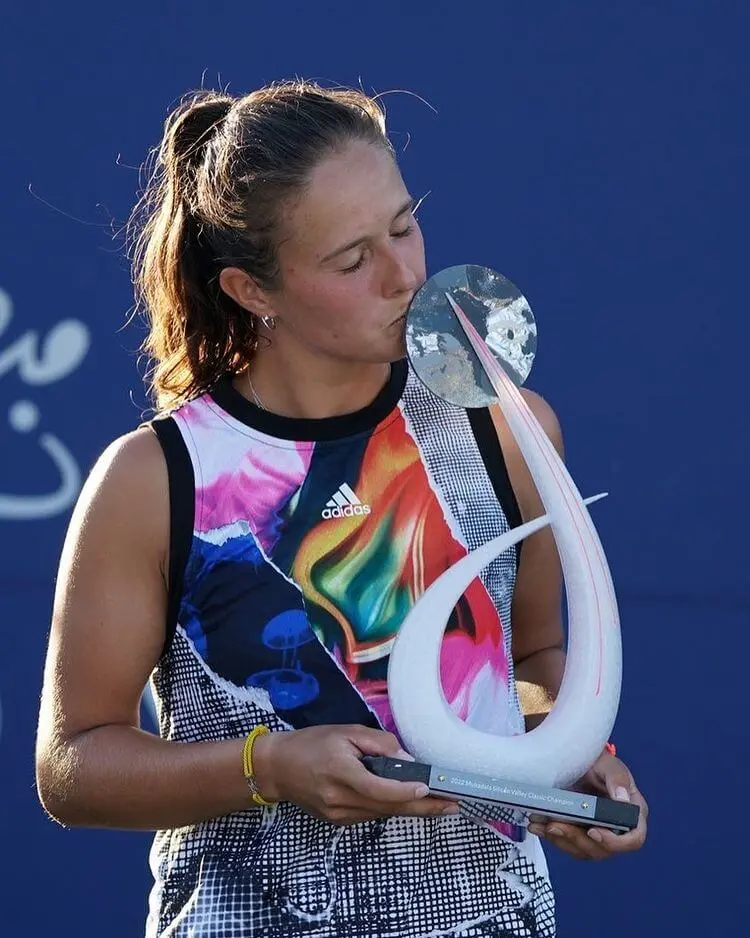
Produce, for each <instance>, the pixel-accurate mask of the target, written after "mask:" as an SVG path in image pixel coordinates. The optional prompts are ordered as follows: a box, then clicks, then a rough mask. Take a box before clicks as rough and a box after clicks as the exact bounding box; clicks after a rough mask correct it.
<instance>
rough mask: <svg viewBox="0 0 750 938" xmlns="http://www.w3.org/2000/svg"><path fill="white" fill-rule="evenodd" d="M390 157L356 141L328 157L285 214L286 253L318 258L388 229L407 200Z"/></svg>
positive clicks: (372, 145)
mask: <svg viewBox="0 0 750 938" xmlns="http://www.w3.org/2000/svg"><path fill="white" fill-rule="evenodd" d="M408 197H409V196H408V193H407V191H406V186H405V185H404V181H403V179H402V177H401V172H400V170H399V168H398V166H397V164H396V161H395V159H394V158H393V155H392V154H391V153H389V152H388V150H386V149H385V148H384V147H382V146H377V145H375V144H372V143H364V142H361V141H354V142H352V143H350V144H348V145H347V146H346V149H344V150H342V151H340V152H337V153H334V154H331V155H329V156H326V157H325V158H324V159H323V160H321V162H320V163H318V165H317V166H316V167H315V169H314V170H313V172H312V174H311V177H310V182H309V184H308V185H307V187H306V188H305V190H304V192H303V193H302V195H301V196H300V198H299V199H298V200H297V201H296V203H295V204H294V206H293V207H292V208H291V210H290V211H289V213H288V214H287V219H286V221H287V225H286V227H287V232H288V234H289V236H290V237H289V241H288V242H287V245H288V247H289V248H290V249H292V250H295V252H296V251H300V252H304V253H305V254H308V255H311V256H314V257H316V258H321V257H324V256H325V255H326V254H327V253H329V251H331V250H332V249H334V248H336V247H337V246H338V245H340V244H345V243H346V242H347V241H352V240H354V239H356V238H359V237H366V236H368V235H376V234H378V233H380V231H382V230H383V229H385V228H387V227H388V226H389V225H390V224H391V222H392V220H393V216H394V213H395V212H397V211H398V209H399V208H400V207H401V205H402V204H403V202H404V201H405V200H406V199H408Z"/></svg>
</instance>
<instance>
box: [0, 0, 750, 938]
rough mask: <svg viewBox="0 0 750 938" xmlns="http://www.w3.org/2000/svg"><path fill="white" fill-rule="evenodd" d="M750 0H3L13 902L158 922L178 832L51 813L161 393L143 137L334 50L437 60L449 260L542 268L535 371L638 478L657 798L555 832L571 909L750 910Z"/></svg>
mask: <svg viewBox="0 0 750 938" xmlns="http://www.w3.org/2000/svg"><path fill="white" fill-rule="evenodd" d="M749 32H750V7H748V5H747V4H743V3H740V2H732V0H706V2H697V0H683V2H681V3H666V2H665V3H655V2H630V3H609V4H602V3H600V2H594V0H579V2H577V3H560V2H551V0H550V2H540V3H535V4H522V3H509V2H499V0H496V2H494V3H482V2H479V0H466V2H464V3H461V4H460V5H453V4H441V3H439V2H434V0H433V2H429V3H428V2H422V0H419V2H418V0H402V2H393V0H381V2H380V3H379V4H378V5H377V7H364V8H362V7H360V6H358V5H356V4H355V5H352V4H348V3H341V2H321V3H318V4H313V3H301V2H297V3H294V2H287V3H279V4H278V5H277V6H276V9H273V5H268V6H263V7H261V6H260V5H258V4H252V5H251V4H236V3H232V4H230V3H226V2H222V0H214V2H213V3H212V4H207V3H197V2H194V0H187V2H182V3H176V2H164V3H160V4H156V3H144V2H131V3H130V4H127V5H121V4H118V5H115V4H101V3H94V2H78V3H75V2H74V3H68V4H53V3H51V2H49V0H48V2H46V3H39V2H33V0H27V2H26V3H25V4H24V5H23V6H22V5H21V4H6V5H5V6H4V7H3V11H2V12H0V42H1V45H2V56H1V57H0V76H1V77H2V87H3V96H2V99H3V103H2V107H1V108H0V141H1V145H0V243H2V254H1V255H0V554H1V556H2V564H1V565H0V636H1V637H2V649H3V651H2V654H0V706H1V707H2V711H1V713H2V729H1V735H0V786H1V794H2V799H1V800H0V844H2V851H1V853H0V856H2V860H1V861H0V862H1V863H2V876H0V891H2V897H1V898H2V909H3V911H2V929H0V930H2V932H3V934H8V935H21V934H23V935H29V936H36V935H46V934H59V935H67V934H70V935H76V936H81V938H84V936H89V935H90V936H100V935H107V936H109V938H126V936H127V938H131V936H133V935H138V934H139V933H141V931H142V923H143V918H144V915H145V902H146V893H147V889H148V886H149V876H148V872H147V868H146V850H147V845H148V840H149V838H148V836H147V835H143V834H132V833H111V832H91V831H66V830H63V829H61V828H59V827H58V826H57V825H55V824H53V823H52V822H50V821H49V820H48V819H47V818H46V817H45V816H44V814H43V812H42V810H41V808H40V807H39V805H38V803H37V801H36V795H35V791H34V777H33V741H34V731H35V720H36V713H37V702H38V694H39V688H40V682H41V667H42V658H43V653H44V648H45V642H46V637H47V632H48V621H49V613H50V606H51V597H52V590H53V580H54V573H55V568H56V563H57V558H58V553H59V550H60V546H61V542H62V537H63V533H64V530H65V526H66V523H67V520H68V517H69V513H70V506H71V502H72V499H73V497H74V495H75V492H76V490H77V488H78V484H79V478H80V475H81V474H85V472H86V471H87V470H88V468H89V467H90V466H91V464H92V462H93V460H94V459H95V458H96V456H97V454H98V453H99V452H100V451H101V450H102V449H103V447H104V446H105V444H106V443H107V442H108V441H109V440H111V439H112V438H113V437H114V436H116V435H118V434H120V433H122V432H124V431H126V430H128V429H130V428H131V427H133V426H134V425H135V424H136V423H137V422H138V420H139V418H140V415H141V412H142V409H143V408H144V407H145V405H146V399H145V396H144V393H143V390H142V385H141V382H140V378H139V372H138V359H137V347H138V344H139V342H140V340H141V337H142V332H141V331H140V330H139V327H138V326H137V324H136V325H131V326H129V327H125V323H126V320H127V317H128V312H129V307H130V303H131V292H130V284H129V276H128V265H127V262H126V259H125V258H124V255H123V242H122V227H123V223H124V221H125V219H126V217H127V214H128V212H129V209H130V206H131V205H132V202H133V199H134V197H135V192H136V188H137V183H138V173H137V166H138V164H140V163H141V162H142V160H143V159H144V157H145V155H146V152H147V149H148V148H149V147H150V146H152V145H153V144H154V143H155V142H156V141H157V139H158V136H159V133H160V127H161V122H162V120H163V119H164V117H165V115H166V112H167V109H168V107H169V106H170V105H171V104H173V103H174V102H175V100H176V99H177V98H178V97H179V95H180V94H182V93H183V92H184V91H186V90H188V89H189V88H192V87H195V86H198V85H200V83H201V80H202V75H203V73H204V72H205V83H206V84H208V85H212V86H216V85H217V84H218V83H219V82H221V83H224V84H226V83H229V86H230V90H232V91H234V92H240V91H243V90H248V89H250V88H252V87H255V86H257V85H258V84H260V83H264V82H266V81H269V80H272V79H277V78H281V77H293V76H294V75H304V76H306V77H313V78H319V79H321V80H325V81H336V82H342V83H347V84H352V83H357V82H359V81H360V80H361V83H362V85H363V87H365V89H367V90H371V89H374V90H378V91H386V90H395V89H407V90H408V91H410V92H412V93H413V94H410V95H406V94H392V95H390V96H389V97H388V98H387V99H386V102H387V104H388V107H389V112H390V126H391V130H392V131H393V133H394V139H395V141H396V143H397V145H398V146H399V147H400V148H401V149H402V150H403V154H402V164H403V167H404V172H405V174H406V177H407V182H408V184H409V185H410V187H411V188H412V190H413V192H414V193H415V195H418V196H420V195H424V194H425V193H427V192H429V193H430V195H429V197H428V198H427V200H426V201H425V203H424V205H423V208H422V210H421V220H422V224H423V227H424V231H425V236H426V241H427V248H428V263H429V267H430V270H432V271H436V270H438V269H440V268H441V267H446V266H449V265H451V264H456V263H466V262H468V263H477V264H486V265H488V266H490V267H493V268H495V269H497V270H499V271H501V272H502V273H504V274H505V275H506V276H508V277H510V278H511V279H512V280H513V281H515V282H516V284H517V285H518V286H519V287H520V288H521V290H522V291H523V292H524V293H525V294H526V296H527V297H528V299H529V301H530V303H531V305H532V308H533V309H534V311H535V314H536V317H537V320H538V324H539V334H540V340H539V350H538V355H537V363H536V365H535V370H534V373H533V374H532V379H531V381H530V384H531V386H533V387H535V388H536V389H537V390H539V391H541V393H543V394H544V395H545V396H546V397H547V398H548V399H549V400H550V401H551V403H552V404H553V406H554V407H555V408H556V409H557V411H558V413H559V415H560V418H561V420H562V423H563V428H564V431H565V435H566V444H567V451H568V460H569V463H570V466H571V468H572V471H573V475H574V477H575V478H576V479H577V480H578V482H579V485H580V488H581V489H582V490H583V491H584V492H585V493H590V492H593V491H600V490H602V489H607V490H609V491H610V492H611V496H610V498H609V499H608V500H607V501H605V502H603V503H602V504H601V505H598V506H597V507H596V509H595V518H596V520H597V524H598V526H599V529H600V532H601V535H602V539H603V541H604V544H605V547H606V549H607V552H608V556H609V558H610V563H611V566H612V569H613V573H614V575H615V579H616V583H617V587H618V592H619V597H620V601H621V614H622V622H623V638H624V649H625V682H624V690H623V699H622V707H621V711H620V716H619V719H618V725H617V729H616V739H617V742H618V745H619V747H620V752H621V754H622V755H623V756H624V757H625V759H626V760H627V761H628V762H629V763H630V764H631V766H632V767H633V769H634V771H635V774H636V776H637V778H638V779H639V781H640V783H641V786H642V787H643V789H644V791H645V792H646V794H647V796H648V797H649V799H650V802H651V806H652V812H653V817H652V827H651V834H650V839H649V842H648V845H647V847H646V848H645V849H644V850H643V851H642V852H641V853H640V854H638V855H635V856H631V857H627V858H622V859H619V860H615V861H610V862H608V863H605V864H598V865H585V864H580V863H577V862H575V861H573V860H570V859H567V858H566V857H563V856H561V855H555V854H552V855H551V857H550V861H551V865H552V871H553V874H554V877H555V881H556V885H557V891H558V905H559V919H560V933H561V935H562V936H567V935H576V936H578V938H593V936H600V935H604V934H606V935H607V936H611V938H625V936H631V935H633V934H634V933H636V931H637V932H638V933H641V934H644V935H656V934H661V933H662V932H665V931H666V930H667V929H669V930H670V933H674V934H679V935H730V934H731V935H734V934H740V933H742V934H745V933H746V928H747V924H746V923H745V924H744V925H742V924H741V923H743V922H746V918H747V914H748V911H749V909H748V905H749V903H748V889H747V884H746V874H745V871H746V870H747V861H746V858H745V856H744V853H745V845H744V840H745V837H744V823H743V817H742V814H741V813H739V812H738V811H737V810H736V808H735V805H734V798H735V796H736V794H737V795H739V794H741V795H743V796H744V784H743V783H742V776H740V774H739V770H738V769H736V768H735V767H736V766H737V765H738V753H739V752H741V750H742V748H743V743H742V740H743V739H744V740H745V741H746V740H747V732H746V725H747V723H746V716H745V713H744V703H745V699H746V687H745V683H744V675H745V670H746V661H747V656H748V652H749V651H750V638H749V637H748V605H749V603H750V577H749V576H748V571H747V562H748V561H747V556H748V555H747V547H746V543H747V532H748V521H750V513H749V511H748V498H747V488H746V486H747V478H748V473H747V468H748V467H747V455H746V449H747V446H746V443H747V404H748V396H747V393H746V368H747V364H746V354H745V350H746V346H747V343H748V339H750V328H749V327H748V320H747V291H746V286H745V283H744V281H743V279H742V275H741V271H742V262H743V261H744V254H745V252H746V250H747V246H748V237H747V217H748V207H749V206H748V200H747V188H746V184H745V183H746V180H745V177H746V173H747V167H748V156H749V155H750V154H748V147H747V130H746V129H743V127H746V113H745V112H746V110H747V100H748V99H747V93H748V71H747V64H746V59H747V53H746V38H747V35H748V34H749ZM420 98H422V99H425V100H426V102H428V103H427V104H426V103H423V101H422V100H420ZM185 781H186V784H189V779H186V780H185ZM735 785H737V787H738V788H739V791H736V789H735ZM39 886H41V887H42V895H39V896H37V898H36V900H35V901H33V903H32V904H29V902H28V901H26V900H24V901H19V897H21V896H22V895H26V894H28V892H29V891H30V890H31V889H32V888H37V887H39Z"/></svg>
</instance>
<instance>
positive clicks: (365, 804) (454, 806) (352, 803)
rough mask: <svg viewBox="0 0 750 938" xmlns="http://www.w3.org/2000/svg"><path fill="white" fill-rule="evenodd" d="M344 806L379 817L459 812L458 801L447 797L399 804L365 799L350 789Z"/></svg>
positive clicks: (423, 815) (428, 798)
mask: <svg viewBox="0 0 750 938" xmlns="http://www.w3.org/2000/svg"><path fill="white" fill-rule="evenodd" d="M344 798H345V802H344V804H343V807H344V808H345V809H346V810H350V811H367V812H369V813H371V814H375V815H377V816H378V817H390V816H392V815H396V814H397V815H404V816H413V817H429V816H435V815H450V814H458V813H459V807H458V803H457V802H455V801H451V800H449V799H447V798H437V797H434V796H429V797H426V798H418V799H414V800H409V801H402V802H401V803H399V804H395V803H393V802H388V803H385V802H377V801H370V800H368V799H363V798H362V796H361V795H360V794H359V792H357V791H354V790H350V792H349V794H348V797H347V796H346V795H345V796H344Z"/></svg>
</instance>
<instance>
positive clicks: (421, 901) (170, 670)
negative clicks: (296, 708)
mask: <svg viewBox="0 0 750 938" xmlns="http://www.w3.org/2000/svg"><path fill="white" fill-rule="evenodd" d="M154 690H155V693H156V696H157V698H158V699H159V701H160V713H159V717H160V723H161V728H162V733H163V735H164V736H165V737H166V738H169V739H174V740H178V741H181V742H191V741H197V740H206V739H209V740H219V739H230V738H231V739H236V738H237V737H239V736H242V735H243V734H245V733H247V732H249V730H250V729H251V728H252V727H253V726H255V725H256V724H257V723H260V722H263V723H265V724H266V725H268V726H269V727H270V728H271V729H272V730H283V729H285V727H284V725H283V724H282V723H281V721H280V720H279V719H278V718H277V717H276V716H275V715H274V714H273V713H272V712H271V711H270V709H268V708H267V707H265V706H264V705H263V701H262V700H260V699H258V698H257V694H255V693H254V692H248V691H246V690H245V689H243V688H237V687H235V686H234V685H232V684H230V683H229V682H227V681H221V680H217V679H216V678H215V677H214V676H213V675H212V674H211V672H210V671H209V670H208V669H207V668H206V666H205V664H204V663H203V661H202V659H201V658H200V656H199V655H198V653H197V652H196V651H195V649H194V648H193V646H192V644H191V643H190V641H189V639H188V638H187V637H186V635H185V634H184V632H183V631H182V629H179V628H178V630H177V634H176V636H175V641H174V643H173V645H172V647H171V650H170V651H169V653H168V656H167V657H166V658H165V660H164V661H163V662H162V665H161V666H160V668H159V670H158V671H157V673H156V674H155V677H154ZM151 864H152V870H153V873H154V877H155V881H156V882H155V886H154V890H153V892H152V896H151V914H150V916H149V921H148V927H147V935H148V936H149V938H156V936H160V938H198V936H206V938H207V936H211V938H245V936H247V935H254V934H258V935H264V936H269V938H272V936H278V938H281V936H315V938H334V936H336V938H339V936H348V938H397V936H398V938H407V936H408V938H417V936H427V935H446V936H447V935H451V936H456V938H458V936H466V938H468V936H477V938H478V936H490V935H492V936H497V935H512V936H514V938H520V936H529V938H532V936H533V938H550V936H553V935H554V900H553V897H552V892H551V889H550V886H549V883H548V881H547V879H546V878H545V877H543V876H541V875H540V874H539V873H538V872H537V870H536V869H535V867H534V866H533V864H532V863H531V862H530V861H529V859H528V857H527V856H526V855H525V853H524V850H523V847H522V846H521V845H517V844H513V843H511V842H510V841H508V840H506V839H505V838H503V837H500V836H498V834H496V833H495V832H494V831H492V830H490V829H488V828H485V827H482V826H480V825H478V824H476V823H474V822H473V821H470V820H468V819H466V818H464V817H447V818H427V819H422V818H405V817H394V818H390V819H388V820H381V821H374V822H370V823H366V824H359V825H353V826H349V827H336V826H334V825H331V824H328V823H326V822H323V821H320V820H317V819H315V818H313V817H310V816H309V815H307V814H305V813H304V812H303V811H302V810H301V809H299V808H297V807H296V806H294V805H291V804H288V803H282V804H280V805H277V806H275V807H273V808H269V809H264V810H261V809H257V808H253V809H250V810H248V811H245V812H241V813H237V814H232V815H229V816H227V817H222V818H216V819H214V820H212V821H209V822H207V823H205V824H198V825H195V826H192V827H189V828H182V829H179V830H173V831H162V832H160V833H158V834H157V835H156V837H155V840H154V845H153V848H152V853H151Z"/></svg>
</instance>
